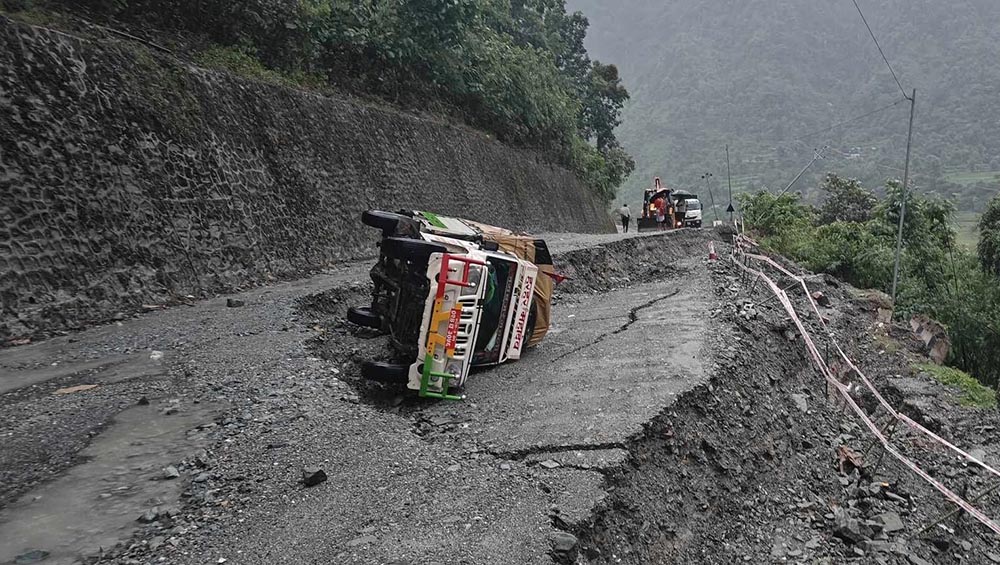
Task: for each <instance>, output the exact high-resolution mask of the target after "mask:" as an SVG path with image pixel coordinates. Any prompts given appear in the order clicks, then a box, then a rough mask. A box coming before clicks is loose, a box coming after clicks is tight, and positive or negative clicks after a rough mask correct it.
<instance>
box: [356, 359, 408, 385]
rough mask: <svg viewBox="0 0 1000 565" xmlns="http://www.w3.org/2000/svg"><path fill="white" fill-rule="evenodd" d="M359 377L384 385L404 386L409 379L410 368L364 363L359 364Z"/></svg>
mask: <svg viewBox="0 0 1000 565" xmlns="http://www.w3.org/2000/svg"><path fill="white" fill-rule="evenodd" d="M361 376H362V377H364V378H366V379H368V380H370V381H376V382H380V383H386V384H406V382H407V381H408V380H409V378H410V366H409V365H399V364H396V363H383V362H381V361H365V362H364V363H362V364H361Z"/></svg>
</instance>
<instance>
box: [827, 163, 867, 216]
mask: <svg viewBox="0 0 1000 565" xmlns="http://www.w3.org/2000/svg"><path fill="white" fill-rule="evenodd" d="M820 190H822V191H823V192H824V193H826V200H825V201H824V202H823V205H822V206H820V209H819V221H820V222H821V223H824V224H831V223H833V222H867V221H868V220H870V219H871V218H872V216H873V215H874V212H875V205H876V204H877V203H878V198H876V197H875V193H874V192H872V191H871V190H868V189H867V188H865V187H863V186H861V183H860V182H859V181H858V180H857V179H845V178H841V177H839V176H837V175H836V174H834V173H828V174H827V175H826V179H824V181H823V184H822V185H820Z"/></svg>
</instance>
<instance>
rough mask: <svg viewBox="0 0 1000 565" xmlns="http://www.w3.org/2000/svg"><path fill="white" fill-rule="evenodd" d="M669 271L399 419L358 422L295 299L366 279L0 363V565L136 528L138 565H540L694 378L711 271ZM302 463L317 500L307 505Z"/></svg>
mask: <svg viewBox="0 0 1000 565" xmlns="http://www.w3.org/2000/svg"><path fill="white" fill-rule="evenodd" d="M592 243H593V242H590V241H587V242H585V243H581V242H576V241H574V240H573V238H572V237H571V236H568V237H564V238H562V241H560V242H554V245H553V247H554V248H555V251H556V253H559V252H560V250H561V249H563V248H564V249H577V248H579V247H580V246H581V245H591V244H592ZM632 259H634V258H632ZM557 261H558V259H557ZM675 266H676V267H677V269H676V270H674V271H671V272H670V273H668V274H665V275H664V278H663V279H661V280H657V281H653V282H648V283H644V284H637V285H635V286H631V287H629V288H624V289H621V290H615V291H611V292H607V293H603V294H586V293H573V294H563V295H560V297H559V301H558V303H557V304H556V306H555V309H554V321H553V328H552V331H551V332H550V334H549V336H548V337H547V338H546V340H545V341H544V342H543V344H542V345H541V346H539V347H538V348H536V350H534V351H532V352H531V354H530V355H528V356H526V357H525V358H524V359H523V360H521V361H520V362H517V363H513V364H509V365H505V366H501V367H498V368H495V369H492V370H489V371H484V372H482V373H479V374H477V375H474V376H473V378H471V379H470V381H469V383H468V385H467V387H466V391H465V393H466V394H467V395H468V397H469V398H468V400H467V401H465V402H462V403H424V404H421V405H419V406H418V407H417V408H416V409H412V410H400V409H395V408H394V407H392V406H387V405H378V404H366V403H365V402H364V401H363V399H359V397H358V395H357V394H356V393H355V391H354V390H353V388H352V387H351V386H350V385H349V383H350V382H352V378H353V375H346V374H343V373H341V365H339V364H337V363H334V362H331V361H327V360H324V359H320V358H318V357H315V356H314V354H313V353H312V352H310V351H309V350H308V349H307V348H306V342H307V340H308V339H310V338H313V337H315V336H316V335H317V334H320V333H322V332H323V331H325V330H323V329H322V328H318V326H317V325H316V324H314V322H315V320H311V319H308V316H305V315H304V314H302V313H300V312H299V311H297V310H296V308H295V305H296V300H297V299H298V298H300V297H302V296H305V295H309V294H313V293H316V292H320V291H324V290H328V289H330V288H340V289H344V292H345V296H346V297H354V296H360V295H361V294H362V291H363V289H362V287H360V286H359V285H358V284H357V283H360V282H364V281H365V280H366V271H367V267H368V266H367V264H358V265H350V266H347V267H345V268H342V269H339V270H337V271H335V272H331V273H328V274H325V275H321V276H317V277H314V278H312V279H308V280H305V281H300V282H297V283H291V284H285V285H276V286H275V287H272V288H269V289H260V290H256V291H253V292H249V293H245V294H244V295H243V296H242V298H245V299H246V300H247V305H246V306H244V307H242V308H226V307H225V299H224V298H223V299H217V300H213V301H207V302H205V303H201V304H197V305H195V306H193V307H190V308H186V307H183V308H175V309H171V310H167V311H163V312H157V313H155V314H150V315H146V316H143V317H141V318H139V319H136V320H129V321H126V322H124V323H123V324H122V325H121V326H109V327H105V328H97V329H94V330H91V331H88V332H83V333H81V334H77V335H75V336H69V337H63V338H57V339H53V340H50V341H48V342H45V343H41V344H38V345H34V346H27V347H21V348H17V349H10V350H5V351H0V371H3V373H2V374H3V377H2V378H0V391H3V394H2V395H0V422H2V424H3V429H4V430H5V431H6V433H5V435H7V437H8V439H10V441H9V442H5V443H4V446H3V447H2V448H0V471H2V477H3V479H4V481H3V482H4V483H5V486H4V490H3V491H2V492H0V494H2V495H3V496H5V498H3V499H2V501H3V504H4V508H3V509H2V510H0V563H6V562H8V561H12V560H13V559H15V558H16V557H17V556H18V555H24V554H25V553H26V552H28V551H29V550H41V551H45V552H47V553H49V554H50V557H49V561H46V562H47V563H72V562H73V561H74V559H76V556H77V555H78V554H80V553H81V552H82V553H84V554H89V555H97V554H99V553H100V551H101V549H100V548H102V547H103V548H107V547H108V545H109V544H111V543H112V541H113V540H114V539H116V538H117V539H126V538H127V537H128V535H129V533H130V531H131V530H133V529H134V528H137V527H142V528H145V530H143V534H144V539H142V538H141V537H140V538H135V539H134V540H132V541H127V542H126V543H125V546H124V547H123V548H120V549H124V550H126V551H128V547H129V546H130V545H132V546H134V547H133V548H132V549H131V554H133V555H136V556H138V557H140V558H141V559H140V561H141V562H146V561H149V560H154V559H155V558H157V557H160V556H163V557H165V559H166V560H167V561H168V562H171V563H207V562H212V563H216V562H218V560H219V559H220V558H221V559H226V560H228V562H231V563H329V562H337V563H392V562H396V563H432V562H440V563H462V562H465V563H546V562H551V557H550V556H549V551H550V548H551V542H552V538H553V536H556V535H558V530H557V528H556V527H555V526H554V524H559V523H561V522H566V523H572V522H574V521H575V520H578V519H581V518H583V517H585V516H587V515H588V514H589V512H590V510H591V509H592V507H593V505H594V504H596V503H597V502H598V501H599V500H600V499H601V497H602V496H603V494H604V493H603V491H602V489H601V482H602V479H603V476H602V474H601V472H600V471H601V470H602V469H603V468H606V467H608V466H613V465H616V464H618V463H619V462H620V461H621V460H622V458H623V457H624V456H625V453H626V452H625V451H624V448H626V447H627V443H628V440H629V438H630V437H632V436H633V435H634V434H636V433H638V432H639V431H640V430H641V428H642V425H643V424H644V423H646V422H647V421H649V420H650V419H651V418H653V417H654V416H655V415H657V414H659V413H660V412H661V411H662V410H663V409H664V408H665V407H667V406H669V405H670V403H671V402H672V401H673V399H675V398H676V397H677V396H678V395H679V394H681V393H683V392H684V391H686V390H688V389H690V388H691V387H693V386H695V385H696V384H698V383H699V382H701V381H702V380H703V379H704V378H705V375H704V362H703V358H702V355H703V352H702V344H703V342H704V337H705V332H706V326H707V317H708V316H707V312H708V310H709V306H710V305H709V300H710V298H709V295H710V294H711V293H709V292H708V285H709V281H708V276H707V272H706V268H705V266H704V264H703V263H702V261H701V259H700V258H698V259H694V258H692V259H686V260H683V261H680V262H677V264H676V265H675ZM352 285H353V286H352ZM343 308H345V309H346V304H345V305H343ZM336 339H340V340H343V341H342V346H343V347H345V348H352V347H363V346H364V344H362V343H360V342H358V343H355V342H357V338H355V337H352V336H341V337H337V338H336ZM352 340H353V341H352ZM338 343H341V342H338ZM80 384H96V385H98V386H97V387H96V388H92V389H89V390H78V391H75V392H65V390H64V389H68V388H69V387H72V386H75V385H80ZM143 397H146V399H148V400H149V405H142V406H140V405H138V403H139V400H140V399H141V398H143ZM95 438H96V439H95ZM303 465H318V466H321V467H322V468H323V469H324V470H325V472H326V473H327V475H328V477H329V480H328V481H327V482H325V483H323V484H321V485H320V486H317V487H313V488H308V489H307V488H304V487H302V486H301V485H300V484H299V478H300V470H301V467H302V466H303ZM169 466H174V467H175V468H176V469H178V470H179V472H178V474H179V475H180V476H179V477H177V478H166V476H165V474H164V471H163V470H164V468H165V467H169ZM154 508H155V510H154ZM88 510H89V511H90V512H89V513H88ZM151 510H153V516H154V518H155V519H156V522H155V523H154V524H153V525H152V526H143V525H142V524H140V523H139V522H137V518H138V517H140V515H142V514H144V513H147V515H148V513H149V512H150V511H151ZM157 512H159V514H161V515H162V516H158V515H157ZM83 516H88V519H87V520H86V524H85V525H84V524H81V521H83V520H82V519H81V517H83ZM157 526H162V527H159V528H158V527H157Z"/></svg>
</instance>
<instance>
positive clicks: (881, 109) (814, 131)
mask: <svg viewBox="0 0 1000 565" xmlns="http://www.w3.org/2000/svg"><path fill="white" fill-rule="evenodd" d="M906 100H908V99H907V98H900V99H899V100H896V101H895V102H893V103H891V104H886V105H885V106H882V107H880V108H876V109H875V110H872V111H871V112H865V113H864V114H861V115H859V116H854V117H853V118H847V119H846V120H844V121H841V122H837V123H835V124H833V125H832V126H827V127H825V128H823V129H818V130H813V131H810V132H808V133H805V134H803V135H800V136H799V137H797V138H796V140H802V139H806V138H808V137H812V136H814V135H819V134H821V133H826V132H828V131H831V130H835V129H837V128H839V127H840V126H844V125H847V124H850V123H853V122H856V121H858V120H863V119H865V118H868V117H871V116H874V115H875V114H878V113H880V112H884V111H886V110H888V109H890V108H893V107H895V106H898V105H900V104H902V103H903V102H905V101H906Z"/></svg>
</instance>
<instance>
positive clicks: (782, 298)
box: [730, 235, 1000, 534]
mask: <svg viewBox="0 0 1000 565" xmlns="http://www.w3.org/2000/svg"><path fill="white" fill-rule="evenodd" d="M755 245H756V244H755V243H754V242H753V240H751V239H749V238H747V237H746V236H743V235H738V236H736V239H735V242H734V245H733V254H732V255H731V257H730V258H731V260H732V261H733V263H735V264H736V265H737V266H738V267H739V268H740V269H742V270H744V271H745V272H747V273H749V274H751V275H754V276H756V277H757V278H758V279H760V280H762V281H764V283H765V284H767V286H768V287H769V288H770V289H771V291H772V292H773V293H774V295H775V296H776V297H777V298H778V301H779V302H780V303H781V305H782V306H783V307H784V308H785V311H786V312H787V313H788V315H789V317H791V319H792V322H794V323H795V326H796V328H798V330H799V333H800V334H801V335H802V340H803V342H804V343H805V344H806V349H807V350H808V352H809V355H810V356H811V357H812V359H813V363H815V365H816V367H817V369H819V371H820V373H821V374H822V375H823V377H824V378H825V379H826V380H827V382H829V383H830V384H831V385H833V387H834V388H836V389H837V391H838V392H840V394H841V396H843V398H844V401H845V402H846V403H847V404H848V405H849V406H850V407H851V409H852V410H853V411H854V412H855V413H856V414H857V416H858V418H860V419H861V421H862V422H864V424H865V426H867V427H868V429H869V430H870V431H871V432H872V434H873V435H874V436H875V437H876V438H877V439H878V440H879V442H880V443H881V444H882V447H883V448H884V449H885V450H886V452H888V453H890V454H891V455H892V456H893V457H895V458H896V459H897V460H899V461H900V462H901V463H902V464H903V465H904V466H906V467H907V468H908V469H910V470H911V471H913V472H914V473H915V474H917V475H918V476H919V477H921V478H922V479H924V480H925V481H927V483H929V484H930V485H931V486H933V487H934V488H935V489H937V490H938V491H939V492H940V493H941V494H943V495H944V496H945V498H947V499H948V500H950V501H951V502H952V503H954V504H955V505H957V506H958V507H959V508H961V509H962V510H965V511H966V512H967V513H968V514H969V515H970V516H972V517H974V518H976V519H977V520H979V521H980V522H981V523H982V524H984V525H985V526H986V527H988V528H989V529H990V530H992V531H993V532H994V533H996V534H1000V525H997V524H996V522H994V521H993V520H992V519H990V518H989V517H988V516H986V515H985V514H984V513H983V512H982V511H981V510H979V509H978V508H976V507H974V506H973V505H971V504H970V503H968V502H966V501H965V500H964V499H962V497H960V496H958V495H957V494H955V493H954V492H952V491H951V490H950V489H948V487H946V486H945V485H944V484H942V483H941V482H939V481H937V480H936V479H934V478H933V477H931V476H930V475H929V474H927V472H925V471H924V470H923V469H921V468H920V467H919V466H918V465H917V464H916V463H914V462H913V461H912V460H910V459H909V458H907V457H906V456H904V455H903V454H902V453H900V452H899V450H897V449H896V447H895V446H894V445H893V444H892V443H891V442H890V441H889V439H888V438H886V437H885V435H884V434H883V433H882V431H881V430H880V429H879V428H878V426H877V425H876V424H875V423H874V422H872V420H871V418H870V417H869V416H868V414H867V413H865V411H864V410H862V408H861V407H860V406H858V404H857V402H855V400H854V398H853V397H852V396H851V394H850V390H849V389H848V387H847V385H845V384H844V383H842V382H840V380H838V379H837V378H836V377H835V376H834V374H833V372H832V371H831V370H830V368H829V367H828V366H827V364H826V362H824V361H823V356H822V355H820V353H819V349H817V347H816V345H815V343H814V342H813V339H812V336H811V335H810V334H809V332H808V331H807V330H806V328H805V326H804V324H803V323H802V320H801V319H800V318H799V316H798V314H797V313H796V311H795V306H794V304H793V303H792V301H791V299H789V298H788V294H787V293H786V292H785V291H784V290H782V289H781V288H780V287H779V286H778V285H777V283H775V282H774V281H773V280H771V278H769V277H768V276H767V275H765V274H764V273H763V272H762V271H759V270H756V269H754V268H752V267H750V266H749V265H744V264H743V262H741V259H743V260H748V259H754V260H758V261H763V262H765V263H767V264H770V265H772V266H774V267H775V268H777V269H778V270H779V271H781V272H782V273H784V274H786V275H787V276H790V277H792V278H793V279H795V280H796V281H798V282H799V283H801V284H802V286H803V288H804V289H805V291H806V296H807V298H808V299H809V302H810V304H811V305H812V308H813V310H814V311H815V312H816V315H817V317H818V318H819V321H820V324H821V325H822V326H823V328H824V329H826V330H827V335H828V336H829V337H830V340H831V341H833V342H834V344H835V345H836V347H837V351H838V352H839V353H840V355H841V357H842V358H843V359H844V361H845V362H846V363H847V364H848V366H849V367H851V369H852V370H854V371H855V372H856V373H857V374H858V375H859V376H860V377H861V379H862V380H863V381H864V383H865V385H866V386H867V387H868V388H869V390H871V391H872V393H873V394H874V395H875V397H876V398H877V399H878V400H879V403H880V404H881V405H882V406H883V407H884V408H885V409H886V410H887V411H889V413H890V414H892V415H893V416H894V417H896V418H897V419H899V420H900V421H902V422H904V423H905V424H907V425H908V426H910V427H911V428H913V429H915V430H918V431H921V432H922V433H924V434H925V435H927V436H928V437H931V438H932V439H934V440H935V441H937V442H939V443H941V444H942V445H944V446H946V447H948V448H949V449H952V450H953V451H955V452H957V453H959V454H961V455H963V456H964V457H965V458H967V459H968V460H970V461H972V462H974V463H976V464H978V465H980V466H981V467H983V468H984V469H986V470H988V471H989V472H991V473H993V474H995V475H997V471H996V470H994V469H993V468H991V467H989V466H988V465H986V464H985V463H983V462H982V461H980V460H978V459H976V458H974V457H972V456H970V455H968V454H967V453H965V452H964V451H962V450H961V449H959V448H957V447H955V446H954V445H952V444H951V443H949V442H947V441H945V440H944V439H942V438H940V437H938V436H937V435H935V434H934V433H932V432H931V431H929V430H927V429H926V428H924V427H923V426H921V425H920V424H918V423H916V422H914V421H913V420H911V419H910V418H908V417H907V416H905V415H904V414H900V413H899V412H898V411H896V410H895V409H893V408H892V406H891V405H890V404H889V403H888V402H887V401H886V400H885V398H884V397H883V396H882V395H881V394H880V393H879V392H878V391H877V390H876V389H875V387H874V385H873V384H872V383H871V381H870V380H869V379H868V377H866V376H865V375H864V374H863V373H862V372H861V371H860V370H859V369H858V368H857V366H856V365H855V364H854V363H853V362H852V361H851V360H850V358H848V357H847V355H846V354H845V353H844V352H843V350H842V349H841V348H840V345H839V344H837V343H836V340H834V339H833V336H832V335H831V334H830V332H829V330H828V328H827V326H826V323H825V322H824V321H823V317H822V315H821V314H820V312H819V308H818V307H817V305H816V303H815V301H814V300H813V299H812V296H811V295H810V294H809V292H808V287H807V286H806V285H805V281H804V280H803V279H802V278H801V277H799V276H796V275H794V274H792V273H791V272H789V271H788V270H787V269H785V268H784V267H782V266H781V265H779V264H778V263H777V262H775V261H774V260H772V259H771V258H769V257H765V256H763V255H755V254H752V253H746V249H748V248H749V247H750V246H755ZM998 476H1000V475H998Z"/></svg>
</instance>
